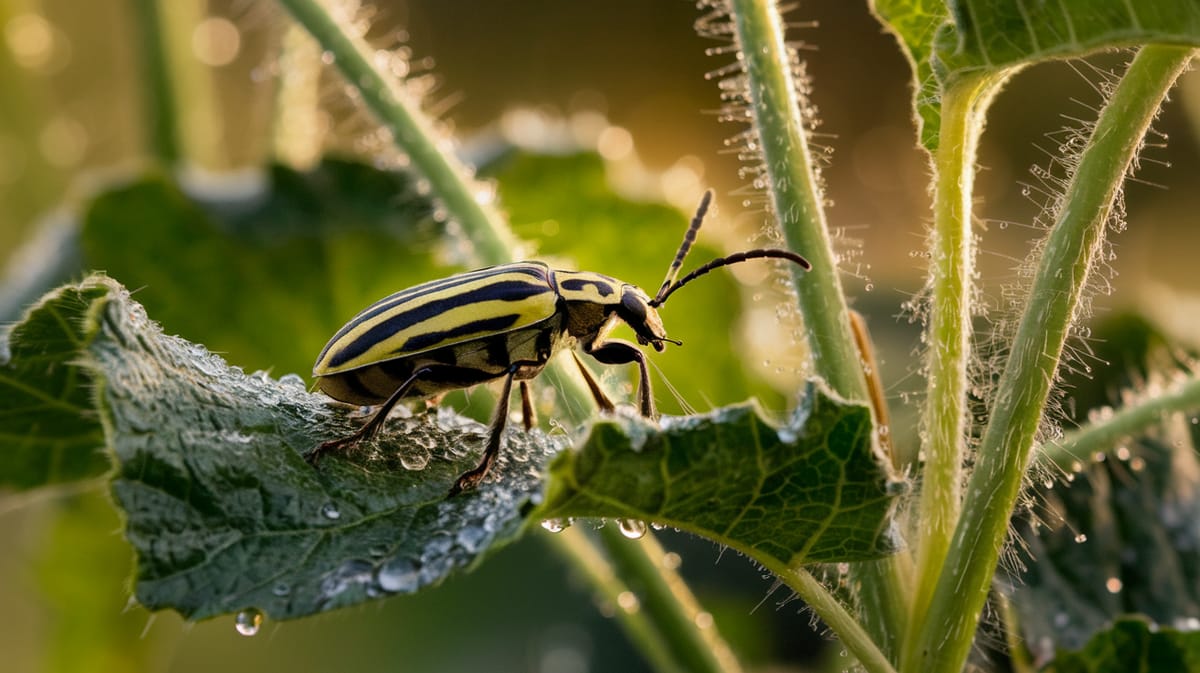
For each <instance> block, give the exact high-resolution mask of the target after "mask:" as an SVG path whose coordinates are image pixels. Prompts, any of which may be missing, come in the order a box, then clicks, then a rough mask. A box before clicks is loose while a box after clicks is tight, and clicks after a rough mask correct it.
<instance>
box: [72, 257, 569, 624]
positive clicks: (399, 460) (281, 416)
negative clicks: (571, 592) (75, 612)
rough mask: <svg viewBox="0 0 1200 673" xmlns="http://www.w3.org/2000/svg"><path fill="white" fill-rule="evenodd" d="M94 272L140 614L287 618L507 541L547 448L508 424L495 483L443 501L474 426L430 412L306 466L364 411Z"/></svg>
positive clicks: (100, 356)
mask: <svg viewBox="0 0 1200 673" xmlns="http://www.w3.org/2000/svg"><path fill="white" fill-rule="evenodd" d="M91 282H92V283H93V284H94V285H96V286H99V287H103V288H105V289H106V290H107V296H106V297H101V298H97V299H96V300H95V301H97V302H98V306H97V308H96V310H95V311H94V313H93V314H94V316H95V320H96V321H97V330H96V336H95V339H94V340H93V342H92V343H91V345H90V346H89V349H88V350H89V354H90V359H91V361H92V366H93V367H94V369H95V371H96V372H97V376H98V378H99V379H100V382H99V393H100V402H99V406H100V410H101V413H102V414H103V415H104V418H105V425H106V428H107V432H108V435H109V441H110V443H111V446H112V449H113V452H114V454H115V455H116V457H117V459H118V461H119V466H118V469H117V472H116V475H115V477H114V481H113V495H114V497H115V500H116V502H117V504H118V505H119V506H120V507H121V508H122V509H123V510H124V511H125V516H126V536H127V537H128V539H129V541H130V543H132V545H133V547H134V549H135V550H136V552H137V558H138V562H137V576H136V589H135V592H136V596H137V599H138V600H139V601H140V602H141V603H143V604H144V605H146V606H147V607H150V608H152V609H159V608H164V607H171V608H174V609H176V610H178V611H179V612H180V613H182V614H183V615H185V616H186V617H189V618H193V619H201V618H204V617H210V616H213V615H217V614H222V613H228V612H236V611H240V610H248V609H257V610H260V611H262V612H263V613H265V614H266V615H268V616H269V617H271V618H275V619H286V618H290V617H299V616H303V615H308V614H312V613H315V612H320V611H323V610H328V609H333V608H336V607H341V606H346V605H352V604H355V603H359V602H362V601H365V600H368V599H370V598H374V597H377V596H383V595H387V594H393V593H410V592H413V591H416V590H418V589H420V588H422V587H425V586H428V585H430V584H433V583H436V582H439V581H441V580H442V579H444V578H445V577H446V576H447V575H448V574H450V573H451V572H454V571H455V570H458V569H461V568H463V567H465V566H468V565H470V564H471V563H473V562H474V561H475V560H476V559H477V558H478V556H479V555H480V554H481V553H482V552H484V551H485V550H487V549H489V548H490V547H493V546H494V545H496V544H498V543H501V542H503V541H506V540H508V539H511V538H512V537H513V536H514V535H516V533H517V532H518V531H519V530H520V528H521V523H522V521H523V514H524V511H525V509H526V508H527V506H528V501H529V499H530V498H531V497H532V496H533V494H534V493H536V492H537V491H538V489H539V488H540V483H541V477H540V475H541V473H542V469H543V467H544V463H545V461H546V460H547V458H548V456H549V455H551V454H552V453H554V452H555V451H556V450H557V449H558V448H559V447H560V442H559V441H556V440H551V439H549V438H547V437H546V436H545V435H542V434H541V433H536V432H535V433H531V434H526V433H510V434H509V436H508V437H507V443H506V450H505V451H504V453H503V454H502V456H501V458H500V460H499V462H498V464H497V466H496V467H495V468H494V470H493V473H492V477H491V478H489V479H488V481H487V482H486V483H485V484H484V485H483V486H482V487H480V488H479V489H478V490H475V491H472V492H470V493H467V494H463V495H460V496H457V497H454V498H447V493H448V492H449V490H450V487H451V485H452V484H453V483H454V481H455V480H456V478H457V476H458V475H459V474H460V473H462V472H463V471H465V470H466V469H468V468H470V467H473V466H474V464H475V463H476V462H477V461H478V456H479V452H480V450H481V449H482V445H483V440H484V436H485V429H484V428H483V427H482V426H480V425H479V424H477V423H475V422H473V421H470V420H467V419H463V418H461V417H459V416H457V415H455V414H453V413H451V412H448V411H444V410H443V411H439V412H438V413H433V414H419V415H417V416H415V417H409V418H397V419H395V420H394V421H393V422H392V423H390V424H389V426H388V428H387V430H386V431H385V433H384V434H383V436H382V437H381V439H380V440H378V442H377V443H376V444H375V445H374V448H372V447H365V448H364V449H363V450H361V451H357V452H352V453H350V454H349V455H348V457H346V458H342V457H334V456H331V457H326V458H325V459H324V460H323V461H322V463H321V465H320V469H314V468H313V467H312V466H310V465H309V464H308V463H307V462H305V460H304V459H303V457H302V454H304V453H307V452H308V451H310V450H311V449H312V448H313V447H315V446H317V445H318V444H320V443H321V442H323V441H325V440H329V439H333V438H335V437H338V436H344V435H346V434H349V433H350V432H351V431H352V430H353V429H354V427H356V425H357V423H359V422H361V419H350V418H349V413H348V412H347V411H346V410H345V408H344V407H341V406H338V405H333V404H332V403H331V402H330V401H329V399H328V398H326V397H324V396H323V395H316V394H310V393H308V392H306V391H305V387H304V383H303V381H302V380H300V379H299V378H298V377H284V378H283V379H282V380H276V379H273V378H271V377H269V376H266V375H265V374H261V373H259V374H254V375H245V374H243V373H242V372H241V371H240V370H239V369H237V368H232V367H230V366H228V365H227V364H226V363H225V362H224V360H222V359H221V358H220V357H218V356H216V355H213V354H211V353H209V352H207V351H206V350H205V349H204V348H203V347H200V346H197V345H195V344H192V343H190V342H188V341H185V340H183V339H181V338H178V337H172V336H167V335H164V334H163V333H162V331H161V330H160V329H159V328H158V326H157V325H155V324H154V323H152V322H151V321H149V320H148V319H147V317H146V315H145V312H144V310H143V309H142V307H141V306H140V305H138V304H136V303H135V302H133V301H132V300H131V299H130V298H129V296H128V294H127V293H126V292H125V291H124V290H123V289H122V288H120V287H119V286H117V285H116V284H115V283H113V282H112V281H110V280H108V279H104V278H100V279H95V280H93V281H91ZM406 466H407V467H406ZM410 467H411V468H414V469H409V468H410ZM418 467H419V468H421V469H416V468H418Z"/></svg>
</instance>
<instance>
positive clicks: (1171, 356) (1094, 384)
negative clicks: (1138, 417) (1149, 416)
mask: <svg viewBox="0 0 1200 673" xmlns="http://www.w3.org/2000/svg"><path fill="white" fill-rule="evenodd" d="M1091 334H1092V335H1093V337H1094V339H1095V340H1096V345H1095V347H1094V348H1095V357H1096V358H1097V359H1098V360H1100V361H1103V362H1105V363H1107V364H1106V366H1105V367H1103V368H1099V369H1097V370H1096V372H1095V378H1094V379H1091V380H1089V379H1088V377H1086V376H1084V375H1082V374H1074V375H1071V376H1068V377H1067V379H1066V380H1065V382H1064V385H1065V388H1066V389H1067V390H1068V391H1069V393H1068V394H1069V395H1070V396H1071V398H1072V400H1071V404H1069V405H1067V406H1068V407H1074V408H1076V409H1077V416H1076V418H1075V419H1074V421H1075V422H1078V423H1081V424H1084V423H1087V422H1088V420H1087V418H1088V415H1089V414H1088V413H1087V412H1086V410H1088V409H1090V408H1092V407H1098V405H1099V403H1100V402H1102V401H1111V400H1112V398H1113V391H1116V390H1127V391H1134V390H1138V389H1139V388H1142V389H1144V391H1143V392H1142V393H1140V394H1127V395H1123V396H1122V397H1123V398H1124V399H1125V400H1126V402H1127V403H1128V404H1131V405H1137V404H1139V403H1140V401H1141V399H1142V398H1143V397H1147V398H1148V399H1152V398H1153V396H1154V395H1155V394H1156V393H1155V392H1154V391H1157V394H1162V393H1163V392H1165V391H1167V390H1169V389H1170V386H1164V385H1159V384H1157V383H1149V384H1148V383H1147V381H1151V382H1153V381H1158V380H1159V379H1160V378H1161V377H1162V376H1163V374H1162V371H1164V370H1175V369H1177V368H1178V367H1179V366H1180V365H1181V364H1182V362H1181V360H1180V356H1179V351H1178V349H1175V348H1172V347H1169V346H1168V345H1167V344H1168V340H1167V338H1166V337H1165V336H1164V335H1163V334H1162V333H1160V332H1159V331H1158V330H1157V329H1156V328H1155V327H1154V326H1153V325H1152V324H1150V323H1148V322H1147V321H1146V320H1144V319H1142V318H1139V317H1137V316H1133V315H1116V316H1113V317H1110V318H1108V319H1106V320H1104V321H1100V322H1098V323H1096V324H1095V325H1093V326H1092V330H1091ZM1185 359H1186V358H1185ZM1111 411H1112V410H1111V409H1107V410H1103V411H1100V412H1095V411H1094V410H1093V414H1092V416H1093V417H1094V419H1095V420H1094V422H1097V423H1104V422H1105V419H1107V418H1108V417H1110V416H1111ZM1154 418H1156V419H1159V421H1160V423H1159V425H1158V426H1157V427H1154V428H1152V429H1151V432H1149V433H1148V434H1144V435H1142V436H1139V437H1126V438H1123V439H1121V441H1120V443H1119V444H1117V445H1114V446H1097V447H1090V448H1089V449H1088V450H1087V452H1088V453H1091V452H1093V451H1094V452H1100V456H1101V457H1102V458H1103V460H1100V461H1097V459H1096V457H1095V456H1094V455H1086V456H1082V455H1081V456H1078V457H1077V460H1075V461H1074V462H1075V463H1076V467H1079V468H1081V470H1080V471H1078V472H1076V473H1074V474H1072V475H1071V476H1070V479H1069V480H1066V479H1057V480H1050V479H1048V478H1047V479H1046V481H1045V482H1044V483H1039V484H1036V485H1035V488H1036V495H1035V498H1036V500H1037V502H1038V506H1037V508H1036V510H1035V511H1034V512H1033V514H1035V515H1036V516H1037V520H1038V523H1037V524H1036V527H1035V525H1034V524H1033V522H1032V521H1031V520H1030V517H1029V516H1028V515H1026V516H1022V517H1018V520H1017V530H1018V532H1019V533H1020V535H1021V546H1022V548H1023V549H1024V554H1023V558H1022V565H1023V567H1024V571H1023V572H1022V573H1021V574H1020V577H1019V580H1018V581H1017V582H1016V583H1015V586H1014V588H1013V596H1012V602H1013V606H1014V608H1015V610H1016V613H1017V616H1018V618H1019V623H1020V628H1021V633H1022V635H1023V636H1024V638H1025V640H1026V642H1027V644H1028V646H1029V647H1030V649H1031V651H1032V653H1033V654H1034V656H1035V658H1036V659H1037V660H1038V661H1041V662H1045V661H1048V660H1050V659H1051V658H1052V657H1053V656H1054V654H1055V652H1056V651H1058V650H1071V651H1075V650H1080V649H1082V648H1084V647H1085V645H1087V643H1088V642H1089V641H1091V640H1093V639H1094V638H1095V637H1096V635H1097V634H1099V633H1102V632H1104V631H1105V630H1107V629H1109V625H1110V624H1111V622H1112V621H1113V620H1114V619H1118V618H1120V617H1121V616H1123V615H1130V614H1136V615H1140V616H1141V617H1142V618H1145V619H1149V620H1152V621H1153V622H1154V623H1156V624H1158V625H1160V626H1162V627H1164V628H1166V627H1176V628H1185V629H1188V630H1195V629H1198V628H1200V459H1198V458H1197V456H1198V455H1200V454H1197V452H1196V446H1198V443H1197V432H1198V426H1197V425H1196V424H1194V423H1193V422H1192V421H1191V420H1190V419H1189V418H1188V417H1186V416H1182V415H1172V416H1167V417H1160V416H1158V415H1155V416H1154ZM1068 462H1069V461H1064V460H1060V461H1059V463H1060V464H1062V465H1067V463H1068ZM1039 481H1041V480H1039ZM1048 486H1049V487H1048ZM1071 670H1074V669H1071ZM1084 670H1091V669H1084ZM1111 670H1119V669H1111Z"/></svg>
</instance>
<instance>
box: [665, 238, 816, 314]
mask: <svg viewBox="0 0 1200 673" xmlns="http://www.w3.org/2000/svg"><path fill="white" fill-rule="evenodd" d="M752 259H786V260H788V261H789V262H793V263H795V264H796V265H797V266H799V267H801V268H803V269H804V270H805V271H808V270H809V269H811V268H812V264H809V263H808V260H807V259H804V258H803V257H801V256H800V255H798V254H796V253H794V252H792V251H791V250H780V249H778V248H759V249H757V250H746V251H745V252H735V253H733V254H732V255H728V256H726V257H719V258H717V259H714V260H713V261H711V262H709V263H708V264H705V265H704V266H701V267H699V268H697V269H696V270H695V271H692V272H691V273H689V274H688V275H686V276H684V277H683V278H682V279H680V280H679V281H678V282H676V283H670V284H668V285H664V286H663V289H661V290H659V291H658V295H657V296H655V297H654V299H651V300H650V305H651V306H652V307H654V308H658V307H659V306H662V305H663V304H665V303H666V302H667V297H670V296H671V294H672V293H673V292H675V290H678V289H679V288H681V287H683V286H684V285H687V284H688V283H690V282H692V281H693V280H696V279H697V278H699V277H700V276H703V275H704V274H706V273H708V272H709V271H712V270H713V269H719V268H721V267H723V266H729V265H730V264H740V263H741V262H748V261H750V260H752ZM677 261H678V260H677ZM672 266H674V265H672ZM668 280H670V277H668Z"/></svg>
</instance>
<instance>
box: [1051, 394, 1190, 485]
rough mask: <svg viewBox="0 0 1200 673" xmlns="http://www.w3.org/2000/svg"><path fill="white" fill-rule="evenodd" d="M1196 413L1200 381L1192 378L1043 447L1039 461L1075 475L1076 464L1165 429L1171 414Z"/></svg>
mask: <svg viewBox="0 0 1200 673" xmlns="http://www.w3.org/2000/svg"><path fill="white" fill-rule="evenodd" d="M1197 409H1200V378H1197V377H1195V376H1193V377H1192V378H1189V379H1188V380H1187V381H1185V382H1183V383H1182V384H1181V385H1178V386H1175V387H1174V388H1172V389H1170V390H1168V391H1166V392H1164V393H1161V394H1158V395H1155V396H1154V397H1152V398H1149V399H1146V400H1142V401H1140V402H1139V403H1137V404H1134V405H1130V406H1126V407H1123V408H1122V409H1121V410H1120V411H1117V412H1115V413H1113V414H1112V416H1109V417H1108V418H1105V419H1103V420H1101V421H1096V422H1093V423H1089V424H1088V425H1085V426H1083V427H1081V428H1079V429H1078V430H1075V431H1074V432H1071V433H1068V434H1067V435H1066V436H1065V437H1063V438H1062V439H1060V440H1058V441H1056V442H1052V443H1050V444H1044V445H1042V446H1041V447H1039V449H1038V454H1037V459H1038V460H1040V461H1043V462H1050V463H1053V464H1055V465H1057V466H1058V467H1060V468H1061V469H1063V470H1064V471H1074V470H1075V468H1076V467H1077V465H1076V464H1077V463H1081V464H1084V465H1086V464H1087V463H1088V462H1090V461H1091V459H1092V456H1094V455H1096V454H1097V453H1103V452H1106V451H1110V450H1112V448H1113V447H1114V446H1116V444H1117V443H1118V442H1120V441H1121V440H1122V439H1124V438H1127V437H1136V436H1138V435H1140V434H1143V433H1145V432H1146V431H1147V430H1149V429H1150V428H1154V427H1157V426H1159V425H1162V422H1163V418H1165V417H1167V416H1168V415H1169V414H1173V413H1191V412H1194V411H1195V410H1197Z"/></svg>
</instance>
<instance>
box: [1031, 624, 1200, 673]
mask: <svg viewBox="0 0 1200 673" xmlns="http://www.w3.org/2000/svg"><path fill="white" fill-rule="evenodd" d="M1043 670H1044V671H1047V673H1050V672H1053V673H1128V672H1130V671H1145V672H1146V673H1152V672H1157V671H1163V672H1164V673H1165V672H1166V671H1196V670H1200V632H1198V631H1195V630H1191V631H1186V632H1185V631H1177V630H1175V629H1170V628H1159V627H1156V626H1153V625H1151V624H1149V623H1147V622H1146V621H1145V620H1142V619H1137V618H1128V617H1127V618H1123V619H1119V620H1117V621H1116V622H1115V623H1114V624H1113V625H1112V626H1111V627H1110V628H1108V629H1106V630H1104V631H1102V632H1100V633H1097V634H1096V635H1095V636H1094V637H1093V638H1092V639H1091V640H1090V641H1088V643H1087V645H1086V646H1084V647H1083V648H1082V649H1080V650H1078V651H1060V652H1059V653H1058V655H1057V656H1056V657H1055V658H1054V660H1053V661H1052V662H1050V664H1049V665H1048V666H1047V667H1046V668H1045V669H1043Z"/></svg>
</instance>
